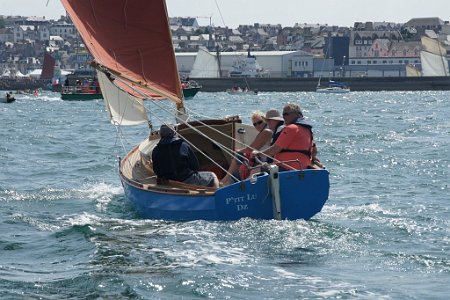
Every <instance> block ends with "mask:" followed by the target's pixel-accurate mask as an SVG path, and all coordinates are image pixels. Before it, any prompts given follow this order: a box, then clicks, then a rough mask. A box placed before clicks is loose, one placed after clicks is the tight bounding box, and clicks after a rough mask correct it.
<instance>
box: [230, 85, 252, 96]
mask: <svg viewBox="0 0 450 300" xmlns="http://www.w3.org/2000/svg"><path fill="white" fill-rule="evenodd" d="M227 93H228V94H230V95H258V91H257V90H250V89H247V88H243V89H242V88H240V87H236V86H234V87H232V88H231V89H227Z"/></svg>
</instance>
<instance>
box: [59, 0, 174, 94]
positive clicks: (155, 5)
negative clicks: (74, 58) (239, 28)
mask: <svg viewBox="0 0 450 300" xmlns="http://www.w3.org/2000/svg"><path fill="white" fill-rule="evenodd" d="M61 2H62V4H63V5H64V8H65V9H66V11H67V12H68V13H69V15H70V17H71V19H72V21H73V23H74V24H75V26H76V28H77V29H78V32H79V33H80V35H81V37H82V38H83V40H84V43H85V44H86V46H87V48H88V49H89V51H90V53H91V54H92V56H93V57H94V58H95V60H96V62H97V63H99V64H100V65H102V66H104V67H106V68H108V69H109V70H111V71H112V72H113V73H115V74H119V75H118V76H120V77H122V78H126V79H128V80H130V81H132V82H135V83H138V85H136V87H135V88H136V89H139V90H140V91H141V93H143V94H145V95H146V97H143V96H142V95H141V93H135V92H134V91H133V90H132V89H131V88H127V89H128V90H127V92H128V93H130V94H134V95H135V96H137V97H140V98H147V97H148V98H153V99H157V98H169V99H171V100H173V101H175V102H177V103H181V100H180V99H182V89H181V83H180V79H179V76H178V71H177V65H176V60H175V54H174V50H173V46H172V38H171V33H170V29H169V24H168V16H167V9H166V4H165V1H164V0H133V1H128V0H61ZM140 85H143V86H145V87H146V88H140V87H139V86H140ZM147 88H148V89H150V90H151V91H149V90H147Z"/></svg>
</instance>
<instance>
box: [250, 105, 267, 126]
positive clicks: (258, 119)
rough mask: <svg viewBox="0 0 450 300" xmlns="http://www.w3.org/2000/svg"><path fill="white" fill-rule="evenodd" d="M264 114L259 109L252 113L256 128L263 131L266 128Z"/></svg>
mask: <svg viewBox="0 0 450 300" xmlns="http://www.w3.org/2000/svg"><path fill="white" fill-rule="evenodd" d="M263 118H264V114H263V113H262V112H261V111H259V110H257V111H255V112H253V113H252V117H251V119H252V124H253V126H255V128H256V130H258V131H261V130H263V129H264V127H265V125H266V122H265V121H264V119H263Z"/></svg>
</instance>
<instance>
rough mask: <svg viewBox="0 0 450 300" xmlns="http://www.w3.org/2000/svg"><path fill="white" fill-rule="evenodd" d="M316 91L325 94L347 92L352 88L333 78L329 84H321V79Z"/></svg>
mask: <svg viewBox="0 0 450 300" xmlns="http://www.w3.org/2000/svg"><path fill="white" fill-rule="evenodd" d="M316 92H317V93H324V94H345V93H349V92H350V88H349V87H347V86H346V85H344V84H343V83H341V82H338V81H333V80H329V81H328V86H320V79H319V84H318V85H317V88H316Z"/></svg>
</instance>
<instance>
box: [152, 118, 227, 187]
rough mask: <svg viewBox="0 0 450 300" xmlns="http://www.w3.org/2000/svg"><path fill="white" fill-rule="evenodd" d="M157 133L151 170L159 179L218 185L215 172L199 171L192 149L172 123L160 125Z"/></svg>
mask: <svg viewBox="0 0 450 300" xmlns="http://www.w3.org/2000/svg"><path fill="white" fill-rule="evenodd" d="M159 135H160V137H161V139H160V141H159V143H158V144H157V145H156V147H155V148H154V149H153V152H152V161H153V171H154V172H155V174H156V175H157V176H158V179H159V180H175V181H180V182H183V183H187V184H193V185H200V186H207V187H215V188H217V187H218V186H219V180H218V179H217V176H216V174H215V173H213V172H209V171H199V163H198V159H197V157H196V156H195V154H194V151H193V150H192V148H191V146H190V145H189V144H188V143H187V142H185V141H184V140H182V139H180V138H179V137H178V135H177V134H176V132H175V129H174V127H173V126H172V125H161V128H160V130H159Z"/></svg>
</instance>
